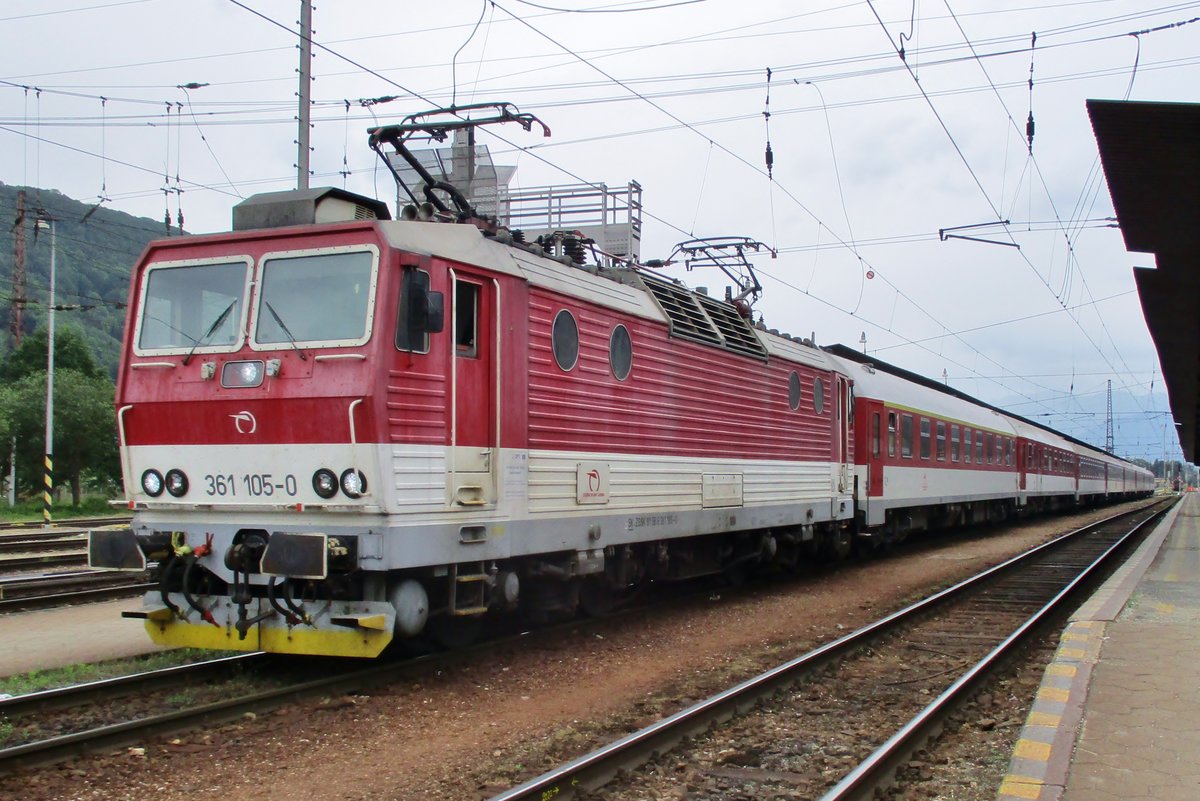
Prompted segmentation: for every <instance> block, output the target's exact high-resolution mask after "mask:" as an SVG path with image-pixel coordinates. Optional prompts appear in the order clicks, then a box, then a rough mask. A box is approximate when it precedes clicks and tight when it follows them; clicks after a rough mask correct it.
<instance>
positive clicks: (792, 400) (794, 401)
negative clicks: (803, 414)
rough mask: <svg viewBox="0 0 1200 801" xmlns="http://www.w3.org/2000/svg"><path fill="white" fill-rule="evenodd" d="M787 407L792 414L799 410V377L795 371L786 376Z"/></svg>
mask: <svg viewBox="0 0 1200 801" xmlns="http://www.w3.org/2000/svg"><path fill="white" fill-rule="evenodd" d="M788 406H790V407H791V408H792V411H793V412H794V411H796V410H797V409H799V408H800V376H799V375H798V374H797V373H796V371H795V370H793V371H792V374H791V375H790V376H788Z"/></svg>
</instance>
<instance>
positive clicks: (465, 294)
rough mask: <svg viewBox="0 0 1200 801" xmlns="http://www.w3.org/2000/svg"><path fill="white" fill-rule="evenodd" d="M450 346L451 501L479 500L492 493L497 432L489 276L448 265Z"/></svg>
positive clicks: (492, 294) (494, 328)
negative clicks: (451, 343) (450, 305)
mask: <svg viewBox="0 0 1200 801" xmlns="http://www.w3.org/2000/svg"><path fill="white" fill-rule="evenodd" d="M451 278H452V281H453V286H454V292H453V306H452V309H451V315H450V319H451V321H452V324H453V331H454V337H453V340H452V342H453V345H452V347H453V348H454V352H453V353H452V354H451V359H452V362H453V366H452V368H451V373H450V379H451V380H450V394H451V410H452V412H451V420H450V445H451V448H450V464H449V465H448V467H449V470H450V472H451V473H452V474H453V476H454V482H453V487H454V497H453V501H454V503H455V504H458V505H460V506H482V505H484V504H487V503H490V502H492V501H493V500H494V499H495V492H494V486H495V484H494V482H493V480H492V473H493V469H494V467H495V461H496V454H497V446H498V441H497V437H498V434H499V426H498V416H499V414H498V413H499V404H500V398H499V394H498V392H497V386H498V372H499V354H498V352H497V351H498V343H499V338H498V337H497V335H496V331H497V316H496V308H497V302H496V300H497V298H496V296H497V294H498V293H499V287H498V285H497V283H496V281H495V279H492V278H483V277H476V276H472V275H469V274H466V273H461V272H457V271H453V270H452V271H451Z"/></svg>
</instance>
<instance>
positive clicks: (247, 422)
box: [229, 412, 258, 434]
mask: <svg viewBox="0 0 1200 801" xmlns="http://www.w3.org/2000/svg"><path fill="white" fill-rule="evenodd" d="M229 416H230V417H232V418H233V425H234V428H236V429H237V432H238V433H239V434H253V433H254V432H255V430H256V429H257V428H258V421H257V420H255V419H254V415H252V414H250V412H238V413H237V414H231V415H229Z"/></svg>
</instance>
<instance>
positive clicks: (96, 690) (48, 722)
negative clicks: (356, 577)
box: [0, 641, 496, 775]
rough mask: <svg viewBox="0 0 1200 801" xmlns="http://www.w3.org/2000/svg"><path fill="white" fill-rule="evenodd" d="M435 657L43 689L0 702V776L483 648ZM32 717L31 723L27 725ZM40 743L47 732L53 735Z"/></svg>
mask: <svg viewBox="0 0 1200 801" xmlns="http://www.w3.org/2000/svg"><path fill="white" fill-rule="evenodd" d="M495 644H496V643H495V641H493V642H491V643H488V644H486V645H480V646H478V647H475V648H470V649H464V650H463V651H456V652H451V653H435V654H429V655H425V656H417V657H413V658H408V659H404V660H401V661H397V660H394V659H391V660H389V659H386V658H381V660H380V661H378V662H376V663H372V664H371V665H370V666H369V667H365V668H364V667H361V666H360V665H361V664H362V663H361V662H352V663H349V665H347V663H346V662H345V661H344V660H338V659H332V658H329V659H320V658H312V659H308V660H295V659H291V660H288V659H283V660H280V659H278V658H275V657H273V656H272V655H271V654H265V653H262V652H255V653H250V654H240V655H237V656H234V657H228V658H226V659H219V660H209V661H206V662H201V663H196V664H193V665H183V666H177V667H172V668H166V669H164V670H159V671H150V672H146V673H142V674H137V675H134V676H127V677H121V678H117V679H107V680H104V681H99V682H92V683H89V684H86V685H77V686H73V687H65V688H61V689H56V690H46V691H43V692H39V693H31V694H28V695H20V696H15V697H13V698H9V699H3V700H0V719H7V720H8V721H9V722H10V723H12V724H13V733H12V734H11V735H10V736H9V740H8V741H9V742H10V743H11V742H13V741H14V740H15V741H18V742H16V743H15V744H12V745H8V746H7V747H3V748H0V775H3V774H7V773H11V772H13V771H17V770H23V769H28V768H32V767H37V766H41V765H48V764H54V763H56V762H61V761H64V760H67V759H72V758H75V757H78V756H80V755H81V754H85V753H89V752H92V751H96V750H100V749H106V748H115V747H119V746H123V745H129V744H133V743H139V742H144V741H145V740H146V739H147V738H148V737H153V736H155V735H162V734H169V733H173V732H181V731H187V730H189V729H195V728H198V727H201V726H213V725H219V724H221V723H227V722H231V721H235V720H238V719H240V718H242V717H243V716H245V715H246V713H248V712H255V713H259V712H264V711H267V710H271V709H274V708H277V707H279V706H281V705H283V704H286V703H289V702H293V701H298V700H302V699H305V698H311V697H318V696H323V695H339V694H345V693H351V692H355V691H359V690H362V689H364V688H368V687H372V686H377V685H380V684H384V683H389V682H396V681H402V680H405V679H420V678H422V677H426V676H428V675H429V673H430V672H431V671H437V670H439V669H444V668H448V667H451V666H453V665H455V664H457V663H459V662H461V661H465V660H469V659H472V658H477V656H478V653H477V652H478V651H479V649H481V648H485V647H488V646H494V645H495ZM249 671H256V674H257V678H254V677H253V676H252V677H251V679H252V681H257V682H259V683H267V682H272V683H273V686H270V687H268V688H266V689H261V690H257V691H246V689H245V687H244V686H232V687H231V686H229V685H228V681H229V680H230V678H231V677H236V676H237V675H238V674H239V673H240V672H249ZM196 687H203V688H205V690H206V696H207V697H210V698H216V699H219V700H208V701H205V702H202V703H196V704H188V705H187V706H185V707H184V708H164V707H174V706H177V705H178V702H177V701H173V700H172V698H171V697H170V694H171V693H172V692H173V691H178V690H180V688H196ZM121 697H126V698H133V699H135V701H136V703H133V704H131V705H130V706H128V707H127V708H125V709H123V710H122V709H120V708H118V709H116V710H110V711H106V712H103V713H102V714H97V713H96V712H95V709H94V708H95V707H96V706H97V705H111V704H112V703H113V701H114V699H119V698H121ZM89 710H90V711H89ZM34 717H36V718H37V720H36V721H35V722H32V723H31V722H30V721H31V719H32V718H34ZM63 729H65V731H62V732H61V733H52V734H50V735H49V736H46V735H45V734H44V733H46V732H57V731H59V730H63Z"/></svg>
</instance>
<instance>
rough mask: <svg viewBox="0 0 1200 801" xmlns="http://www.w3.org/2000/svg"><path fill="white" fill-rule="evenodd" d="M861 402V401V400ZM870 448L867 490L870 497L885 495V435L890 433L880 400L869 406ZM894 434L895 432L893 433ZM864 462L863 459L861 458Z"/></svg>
mask: <svg viewBox="0 0 1200 801" xmlns="http://www.w3.org/2000/svg"><path fill="white" fill-rule="evenodd" d="M860 403H861V401H860ZM867 428H869V429H870V431H869V433H868V438H867V441H868V450H867V459H866V462H867V488H866V489H867V492H866V495H867V497H869V498H879V497H882V496H883V453H884V450H883V449H884V448H885V447H886V445H885V439H884V438H885V437H886V436H887V435H888V428H887V413H886V412H885V411H884V408H883V404H882V403H880V402H879V401H870V403H869V404H868V407H867ZM893 436H894V433H893ZM858 461H859V464H862V461H863V460H862V459H859V460H858Z"/></svg>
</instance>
